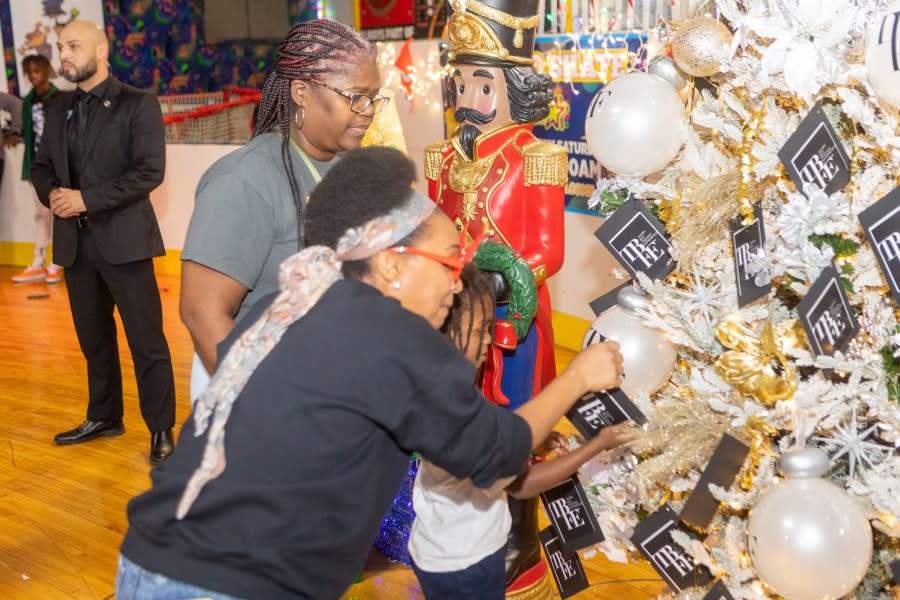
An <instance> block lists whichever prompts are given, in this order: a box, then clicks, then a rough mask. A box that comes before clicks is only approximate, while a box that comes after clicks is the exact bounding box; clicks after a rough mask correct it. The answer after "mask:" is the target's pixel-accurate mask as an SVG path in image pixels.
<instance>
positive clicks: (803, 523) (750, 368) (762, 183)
mask: <svg viewBox="0 0 900 600" xmlns="http://www.w3.org/2000/svg"><path fill="white" fill-rule="evenodd" d="M723 24H727V28H726V27H724V26H723ZM657 33H658V34H659V39H660V42H661V45H662V47H663V50H665V49H666V48H671V57H672V58H671V60H670V59H669V58H667V57H666V56H665V52H662V51H661V52H660V54H659V55H658V56H657V57H655V60H654V57H651V60H650V71H651V72H653V73H657V74H658V75H660V76H662V77H664V78H666V79H667V80H668V81H669V83H670V84H671V85H672V86H674V87H679V86H683V85H686V86H687V88H686V90H685V92H686V93H687V94H688V95H690V96H691V97H690V98H688V100H687V108H688V115H689V118H688V119H687V122H685V123H684V124H678V123H673V124H672V127H676V128H679V131H678V135H679V136H680V139H683V140H684V142H685V143H684V146H683V148H681V150H678V151H677V156H675V157H674V159H672V160H671V161H669V159H671V158H672V157H671V156H664V154H665V152H668V151H669V150H666V148H669V147H671V141H670V139H669V138H667V137H666V136H667V135H670V134H671V131H668V132H666V131H661V129H660V127H655V128H653V129H652V131H650V132H643V133H642V132H641V130H640V126H639V124H638V123H636V122H631V123H630V124H629V123H628V120H629V119H632V120H633V119H638V120H640V110H642V108H641V107H642V106H649V107H650V108H645V109H643V110H647V111H648V112H653V111H654V110H655V111H656V114H648V115H646V118H647V119H650V120H653V119H658V118H659V110H660V109H659V108H658V107H659V106H660V104H659V102H662V103H663V104H665V102H663V101H661V100H659V98H656V101H657V103H656V104H654V99H653V98H650V100H649V103H645V104H642V103H641V101H640V98H639V97H638V96H637V95H634V94H637V92H634V91H633V90H632V91H631V92H629V91H628V89H627V86H624V85H622V86H619V89H620V90H622V92H621V96H623V97H626V98H627V99H628V100H629V102H628V103H627V104H628V107H627V108H628V110H631V111H637V114H635V113H633V112H632V114H630V116H629V115H628V114H626V113H621V112H620V113H617V114H616V115H613V116H614V117H615V118H614V119H613V120H612V121H610V123H612V124H606V125H605V126H601V123H600V122H599V121H596V122H595V124H594V125H595V127H594V129H593V132H592V124H591V119H600V118H601V117H602V116H603V112H604V110H606V111H607V112H608V111H612V110H613V109H614V108H615V103H614V100H615V99H616V94H617V92H616V89H617V88H616V87H615V84H616V81H614V82H612V84H611V85H610V88H611V89H612V90H613V91H612V92H611V94H609V93H607V96H606V99H605V100H604V101H603V102H602V103H596V105H595V106H594V107H592V113H591V116H589V122H588V127H587V130H588V134H587V135H588V138H589V143H591V145H592V150H593V151H594V153H595V155H597V156H598V158H599V159H600V160H601V162H604V163H605V164H606V166H607V167H608V168H610V169H611V170H615V169H613V167H612V166H611V165H610V164H608V163H610V162H611V163H615V162H616V161H617V160H618V161H619V164H631V165H639V166H638V167H635V168H629V167H625V168H620V169H619V170H617V171H616V172H615V173H612V174H611V177H609V178H607V179H601V180H600V181H599V182H598V187H597V192H596V193H595V196H594V198H593V199H592V201H593V203H594V205H595V206H596V207H598V208H599V209H600V210H601V211H603V212H604V213H607V214H609V213H610V212H611V211H612V210H614V209H616V208H617V207H618V206H619V205H620V204H621V202H622V200H623V199H624V198H625V197H626V196H627V195H629V194H630V195H632V196H633V197H635V198H637V199H639V201H640V202H641V203H642V204H643V206H645V207H646V208H648V209H649V210H650V212H652V213H653V214H654V215H656V216H658V218H659V219H660V221H661V223H662V224H663V226H664V227H665V231H666V234H667V236H668V241H669V242H670V244H671V246H670V247H669V249H668V251H669V253H670V254H671V256H672V258H673V260H674V263H675V265H676V266H675V269H674V270H673V271H672V272H671V273H668V274H666V275H665V276H663V277H659V278H657V279H655V280H654V279H653V278H651V277H647V276H646V275H644V274H643V273H639V274H637V275H636V279H637V280H638V282H639V284H640V286H641V287H642V288H643V290H644V291H645V292H646V293H647V294H648V295H649V296H650V301H649V304H648V305H647V306H644V307H638V308H637V311H638V313H639V315H640V316H641V317H642V318H643V323H644V326H645V327H647V328H652V329H656V330H658V331H661V332H663V333H664V335H665V336H666V338H667V339H668V340H669V341H670V342H671V344H672V345H673V346H674V347H675V348H676V350H677V352H678V360H677V364H676V365H675V367H674V369H673V371H672V374H671V377H670V378H669V379H668V382H667V383H666V384H665V385H664V386H663V387H662V388H661V389H658V390H652V389H637V391H635V390H634V385H633V384H632V388H633V389H632V390H631V393H632V395H633V397H632V400H633V401H634V402H635V403H636V404H637V405H638V406H639V407H640V408H641V410H642V411H643V412H644V413H645V414H646V415H647V416H648V418H649V423H648V425H647V426H646V428H645V432H644V433H643V434H641V436H640V438H639V439H637V440H636V441H635V442H634V443H633V444H632V446H631V448H630V449H629V451H628V452H626V456H625V457H621V458H620V460H618V461H617V462H614V463H613V466H612V467H611V468H610V469H609V470H607V471H605V472H603V473H602V474H601V475H599V476H593V477H592V476H590V475H589V474H586V473H584V472H583V479H585V478H587V479H588V480H586V481H584V484H585V487H586V488H587V489H588V491H589V494H590V497H591V502H592V504H593V508H594V510H595V513H596V514H597V516H598V520H599V522H600V524H601V526H602V527H603V530H604V533H605V534H606V537H607V539H606V541H605V542H603V544H601V545H600V547H599V549H600V550H602V551H604V552H605V553H606V554H607V555H609V556H610V557H613V558H619V559H621V558H623V557H624V553H625V552H634V551H635V550H637V548H636V547H635V545H634V544H633V543H632V541H631V540H630V538H631V536H632V532H633V528H634V527H635V526H636V525H637V524H638V523H639V522H640V521H641V520H643V519H644V518H645V517H646V516H647V515H648V514H650V513H653V512H655V511H657V510H658V509H659V508H660V507H662V506H663V505H664V504H666V503H669V504H670V506H671V507H672V508H673V509H674V510H675V511H676V512H677V511H678V510H680V509H681V507H682V506H683V504H684V501H685V499H686V498H689V497H690V495H691V494H692V493H696V492H695V487H696V486H697V482H698V480H699V478H700V476H701V473H702V472H703V470H704V468H705V466H706V464H707V462H708V461H709V458H710V456H711V455H712V453H713V450H714V449H715V448H716V446H717V444H718V443H719V442H720V440H721V439H722V436H723V434H726V433H727V434H729V435H731V436H733V437H734V438H736V439H738V440H740V441H742V442H743V443H744V444H746V446H748V447H749V449H750V451H749V455H748V457H747V459H746V460H745V461H744V463H743V466H742V469H741V472H740V473H739V474H738V476H737V477H736V478H735V479H734V482H733V485H730V487H727V486H722V487H718V486H713V487H712V489H711V491H712V493H713V496H714V497H715V498H716V499H717V500H718V501H719V510H718V512H717V513H716V517H715V518H714V519H713V520H712V522H711V523H709V524H708V525H707V526H705V527H703V528H702V530H700V531H694V532H692V533H693V534H695V535H693V537H691V536H689V535H686V533H685V532H676V533H675V534H673V535H672V537H673V539H674V542H675V543H677V544H680V550H681V551H683V552H684V553H686V555H688V556H690V557H691V558H692V559H693V562H694V563H696V564H700V565H704V566H705V567H706V568H707V569H708V570H709V572H710V574H711V575H712V577H714V578H718V579H720V580H721V582H722V583H723V584H725V586H726V587H727V589H728V590H729V591H730V593H731V595H732V596H733V597H735V598H772V597H776V596H777V595H781V596H784V597H788V598H817V597H841V596H844V595H848V594H849V597H858V598H890V597H894V596H892V593H893V591H892V586H894V583H893V580H892V577H891V571H890V563H891V562H892V561H895V560H898V559H900V550H898V548H900V545H898V541H900V540H898V538H900V453H898V447H900V328H898V320H897V314H898V313H897V310H898V304H897V302H896V300H895V298H896V297H897V296H898V295H897V291H898V289H897V287H896V284H893V285H894V287H893V289H892V287H891V285H892V280H893V277H894V276H897V275H898V274H900V268H898V266H900V262H898V261H900V243H898V242H900V216H893V212H892V211H893V210H894V209H895V208H897V207H898V206H900V191H896V190H897V187H898V184H900V129H898V123H900V117H898V107H900V65H898V60H900V55H898V52H900V5H895V6H893V7H892V6H891V3H890V2H885V1H878V0H869V1H867V0H844V1H840V0H719V1H717V2H710V3H709V4H708V5H706V6H704V7H701V9H700V11H699V13H698V15H697V16H695V17H693V18H691V19H690V20H688V21H682V22H676V23H671V24H661V25H660V27H659V28H658V32H657ZM676 67H678V68H676ZM691 76H694V77H691ZM626 77H628V76H626ZM682 77H684V79H682ZM701 77H704V80H703V81H702V82H701V79H700V78H701ZM685 80H687V81H686V82H685ZM652 85H656V84H655V83H654V84H652ZM652 85H651V86H649V87H647V90H648V91H647V94H651V95H652V94H654V93H655V92H653V91H652V89H655V88H652ZM638 87H640V86H638ZM651 88H652V89H651ZM701 90H702V91H701ZM628 94H632V95H631V96H628ZM621 99H622V97H620V98H619V101H620V102H621ZM654 106H656V107H657V108H656V109H654V108H653V107H654ZM816 107H818V108H816ZM818 109H821V113H819V114H820V115H821V117H820V118H821V119H822V120H823V121H824V120H827V122H828V123H827V125H823V124H822V123H819V127H816V123H815V120H814V119H815V117H816V113H817V112H818ZM623 110H625V109H623ZM616 119H617V120H616ZM805 119H806V120H805ZM801 122H804V126H801ZM598 127H599V128H598ZM628 127H631V129H630V130H628V129H627V128H628ZM804 127H806V129H804ZM810 127H812V129H809V128H810ZM617 128H618V135H620V136H621V137H620V138H619V139H616V133H617ZM807 130H808V131H807ZM798 131H799V132H800V133H798ZM816 132H818V133H816ZM829 132H830V133H829ZM795 134H797V135H795ZM822 135H825V136H826V138H827V136H828V135H834V136H836V138H837V139H836V141H835V144H838V145H840V148H837V147H829V145H828V143H827V139H826V140H825V142H823V141H822V138H821V136H822ZM641 136H644V137H643V138H642V137H641ZM792 136H793V137H792ZM804 136H805V137H804ZM817 136H818V137H817ZM625 138H628V139H625ZM641 143H644V144H645V145H646V147H645V148H644V150H643V151H642V150H641V148H640V144H641ZM676 147H677V145H676ZM629 153H631V158H632V159H633V160H631V162H629V161H628V160H627V159H628V155H629ZM660 153H662V154H660ZM779 153H781V156H779ZM623 155H625V156H624V157H623ZM654 160H657V161H658V160H662V162H663V164H666V163H667V164H666V166H665V167H663V168H660V167H662V165H661V164H655V165H654V164H653V161H654ZM842 161H843V162H842ZM650 169H653V170H654V171H655V172H653V173H652V174H650V173H649V170H650ZM842 177H843V178H844V179H845V182H841V181H837V182H836V183H835V185H831V180H832V179H837V180H840V179H841V178H842ZM804 181H805V183H804ZM798 184H799V187H798ZM891 192H893V195H891ZM882 199H884V200H883V202H882V203H881V204H879V205H878V206H877V207H876V208H874V209H872V210H871V211H869V212H868V213H866V215H863V219H862V221H861V220H860V214H861V213H863V211H866V209H869V208H871V207H873V206H875V205H876V203H878V202H879V200H882ZM755 211H757V212H755ZM867 215H868V218H867ZM897 215H900V212H898V213H897ZM757 216H761V222H762V229H764V232H765V233H764V243H762V244H761V245H759V246H754V245H753V244H752V243H751V244H750V245H749V246H745V247H742V248H740V249H739V253H740V256H739V262H740V266H739V268H741V269H743V275H744V277H745V283H747V285H748V286H749V287H747V288H744V289H742V295H744V294H746V293H747V289H749V290H751V292H752V291H754V290H755V291H757V292H758V293H759V294H760V295H761V297H759V298H758V299H756V300H755V301H752V302H748V303H746V304H743V305H740V304H739V299H738V281H737V279H736V276H735V270H736V261H735V260H734V253H735V248H734V247H733V242H732V235H731V233H732V232H733V231H737V230H744V231H750V232H758V231H759V229H757V228H755V224H754V219H755V218H756V217H757ZM862 222H865V223H866V225H867V227H869V228H870V231H869V236H870V238H871V239H870V238H867V232H866V231H865V230H864V228H863V225H862ZM645 241H646V239H645ZM748 249H749V251H748ZM879 253H880V256H879ZM879 259H880V260H882V261H883V262H882V264H879ZM832 268H833V269H834V271H833V272H832V271H831V269H832ZM892 269H894V271H893V274H892V271H891V270H892ZM829 273H832V274H833V279H832V281H830V282H829V281H828V280H827V279H826V277H827V275H828V274H829ZM898 279H900V277H898ZM829 284H830V287H829ZM837 288H839V290H838V289H837ZM829 289H830V291H828V290H829ZM823 290H824V291H823ZM892 291H893V292H894V294H893V295H892ZM842 296H843V298H844V299H846V302H847V304H846V305H843V306H842V304H843V303H844V300H843V299H842ZM842 308H843V311H842ZM828 311H830V312H828ZM824 313H827V314H824ZM804 319H806V323H805V325H806V327H804V323H803V320H804ZM854 323H855V324H856V325H857V327H858V331H857V328H855V327H854ZM810 335H812V336H813V337H815V338H816V339H813V340H811V339H810ZM620 342H621V343H622V344H623V346H624V345H627V344H629V343H632V341H630V340H628V339H627V337H626V339H624V340H620ZM627 380H628V372H627V371H626V381H627ZM637 387H638V388H640V386H637ZM796 448H818V449H820V450H821V451H823V452H824V453H826V455H827V460H826V461H825V463H824V465H823V464H817V465H815V466H816V468H815V469H813V468H810V467H809V464H808V463H806V464H804V463H803V460H800V462H799V463H798V462H797V460H796V455H795V456H794V459H789V460H784V461H782V467H783V469H782V470H781V471H779V469H778V461H779V458H781V457H783V456H784V455H786V454H787V455H789V454H790V452H789V451H790V450H791V449H796ZM792 460H793V465H792V464H791V462H792ZM815 462H816V459H815V458H813V463H815ZM798 464H799V466H798ZM820 467H821V468H820ZM817 469H818V470H817ZM823 471H827V473H825V477H826V478H827V479H830V481H831V482H832V483H833V484H835V485H836V486H837V487H836V488H835V487H834V486H831V487H830V488H827V489H825V488H823V489H824V490H825V491H820V492H814V491H810V490H812V488H803V489H806V491H803V490H802V489H801V488H800V487H798V488H797V490H796V491H795V492H794V493H793V496H792V497H791V498H790V499H789V500H787V501H786V502H785V501H782V504H781V505H779V506H775V504H774V503H775V502H776V496H779V495H780V496H779V498H781V497H785V498H786V497H787V496H790V494H789V491H790V489H791V488H790V485H794V483H796V484H797V485H798V486H799V485H800V482H804V481H805V482H807V483H808V482H809V479H810V478H812V479H815V477H817V476H818V475H819V474H820V473H821V472H823ZM792 473H793V475H794V476H795V477H796V476H797V474H798V473H800V475H801V476H802V477H806V478H807V479H796V478H795V477H789V476H790V475H792ZM786 476H788V477H789V478H788V479H785V477H786ZM817 481H822V480H817ZM789 482H793V483H791V484H790V485H788V483H789ZM823 483H824V482H823ZM729 484H730V482H729ZM801 487H802V486H801ZM816 489H818V488H816ZM776 492H777V493H776ZM832 493H833V494H836V495H834V496H833V498H834V499H833V500H832V501H829V502H828V503H827V505H826V507H825V508H817V505H816V503H815V501H816V500H817V499H820V498H824V497H831V496H828V494H832ZM767 497H769V498H768V499H767ZM843 499H846V500H848V501H851V503H852V506H851V507H850V508H849V509H847V510H841V511H839V512H841V513H853V512H854V511H857V510H858V511H859V512H860V514H863V515H864V517H865V519H864V521H863V525H862V527H858V528H857V530H856V531H855V532H850V533H849V534H847V532H841V531H837V532H835V531H834V530H835V529H836V528H840V525H836V524H835V521H833V520H832V521H829V520H828V519H830V518H832V517H830V516H829V514H830V513H829V510H828V508H829V507H831V508H834V507H838V506H840V503H841V502H842V501H843ZM763 500H765V501H766V503H767V504H765V505H764V503H763ZM773 506H775V508H773ZM779 511H780V512H779ZM792 511H793V512H792ZM832 512H834V511H832ZM792 515H793V516H794V517H796V519H797V520H796V523H794V521H792V520H791V518H790V517H791V516H792ZM839 516H840V515H839ZM792 523H794V524H795V525H796V526H797V528H800V529H802V531H793V532H792V531H790V528H791V526H792ZM868 524H870V525H871V533H869V526H868ZM748 531H749V535H748ZM845 534H846V535H845ZM841 535H844V537H843V538H842V537H841ZM848 536H849V537H848ZM748 540H749V542H748ZM773 540H774V541H773ZM829 540H831V541H829ZM834 540H838V542H837V543H835V542H834ZM860 540H863V541H864V542H865V543H866V544H867V545H869V546H870V547H871V560H869V550H868V548H864V549H862V550H860V549H859V546H858V544H859V542H860ZM869 540H871V542H870V541H869ZM754 544H757V545H758V546H757V547H756V548H752V547H751V546H753V545H754ZM773 544H774V545H773ZM853 544H857V546H856V549H854V547H853ZM829 546H833V547H829ZM848 553H851V554H852V556H848ZM772 557H776V558H777V560H773V559H772ZM811 564H817V565H818V569H813V570H812V571H810V565H811ZM863 575H865V577H864V578H863ZM860 579H862V581H860ZM785 582H787V583H785ZM680 594H681V596H680V597H684V598H688V597H690V598H703V597H704V594H705V591H703V590H701V589H699V588H693V589H685V590H682V591H681V592H680ZM716 597H719V596H716Z"/></svg>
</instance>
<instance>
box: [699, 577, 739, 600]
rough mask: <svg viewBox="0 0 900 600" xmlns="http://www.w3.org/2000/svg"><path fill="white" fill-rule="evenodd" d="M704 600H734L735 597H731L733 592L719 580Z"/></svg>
mask: <svg viewBox="0 0 900 600" xmlns="http://www.w3.org/2000/svg"><path fill="white" fill-rule="evenodd" d="M703 600H734V596H732V595H731V592H729V591H728V588H727V587H725V584H724V583H722V580H721V579H719V580H718V581H716V584H715V585H714V586H712V587H711V588H709V591H708V592H706V595H705V596H703Z"/></svg>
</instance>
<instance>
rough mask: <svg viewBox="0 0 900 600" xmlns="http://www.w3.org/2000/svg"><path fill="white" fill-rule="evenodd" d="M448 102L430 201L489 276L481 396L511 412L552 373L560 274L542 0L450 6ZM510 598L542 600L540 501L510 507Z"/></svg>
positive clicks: (559, 187)
mask: <svg viewBox="0 0 900 600" xmlns="http://www.w3.org/2000/svg"><path fill="white" fill-rule="evenodd" d="M450 5H451V7H452V8H453V13H452V14H451V15H450V18H449V21H448V24H447V31H448V34H449V40H450V54H449V63H450V66H451V74H452V76H451V77H450V78H449V79H448V92H449V100H450V103H451V105H452V106H453V109H454V118H455V120H456V121H457V123H458V124H459V127H458V128H457V130H456V132H455V133H454V135H453V137H452V138H451V139H449V140H445V141H442V142H439V143H436V144H431V145H430V146H428V147H427V148H426V150H425V176H426V179H427V180H428V191H429V193H430V195H431V197H432V198H433V199H434V200H435V202H437V203H438V205H439V206H440V208H441V209H442V210H443V211H444V212H445V213H446V214H447V215H448V216H449V217H450V218H451V219H452V220H453V221H454V222H455V223H456V226H457V228H459V230H460V231H466V233H467V237H468V238H469V239H485V240H489V241H492V242H497V243H495V244H487V245H485V246H482V250H479V252H478V254H477V255H476V257H475V261H474V262H475V264H476V266H478V267H479V268H481V269H482V270H485V271H488V272H490V273H491V276H492V278H493V279H494V281H495V288H496V291H497V294H498V298H497V300H498V309H497V310H498V313H497V326H496V329H495V332H494V343H493V347H492V348H491V352H490V354H489V356H488V360H487V364H486V365H485V368H484V371H483V373H482V374H481V387H482V390H483V391H484V394H485V396H486V397H487V398H488V399H490V400H492V401H494V402H496V403H498V404H502V405H507V406H509V408H511V409H513V408H516V407H518V406H520V405H521V404H523V403H524V402H526V401H527V400H528V399H529V398H531V397H532V396H533V395H534V393H535V392H537V391H540V390H541V389H542V388H543V387H544V385H545V384H546V383H547V382H549V381H550V380H551V379H552V378H553V377H554V376H555V374H556V368H555V363H554V356H553V331H552V328H551V321H550V317H551V311H550V296H549V292H548V290H547V287H546V285H545V281H546V280H547V278H548V277H550V276H551V275H553V274H555V273H556V272H557V271H559V269H560V268H561V267H562V263H563V246H564V244H563V211H564V191H565V184H566V181H567V178H568V175H567V167H568V157H567V154H566V151H565V149H564V148H562V147H560V146H557V145H556V144H551V143H547V142H542V141H539V140H538V139H537V138H536V137H535V136H534V134H533V133H532V128H533V125H534V123H536V122H538V121H541V120H543V119H544V118H545V117H546V116H547V114H548V113H549V110H550V104H551V102H552V100H553V94H552V92H551V91H550V78H549V77H548V76H547V75H543V74H538V73H537V72H536V71H535V69H534V67H533V62H534V59H533V52H534V36H535V30H536V27H537V25H538V20H539V15H538V0H465V1H463V0H451V2H450ZM510 512H511V514H512V518H513V529H512V532H511V534H510V541H509V545H508V547H507V563H506V567H507V597H508V598H509V597H523V598H524V597H529V598H535V597H540V596H541V595H542V594H541V595H538V594H536V592H539V590H543V589H546V590H547V594H549V580H548V579H547V567H546V564H545V563H544V562H543V561H542V560H541V555H540V543H539V541H538V536H537V528H538V525H537V500H536V499H532V500H529V501H519V500H514V499H512V498H511V499H510Z"/></svg>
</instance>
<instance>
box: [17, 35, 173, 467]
mask: <svg viewBox="0 0 900 600" xmlns="http://www.w3.org/2000/svg"><path fill="white" fill-rule="evenodd" d="M57 45H58V48H59V55H60V62H61V65H62V68H61V71H62V75H63V77H65V78H66V79H68V80H69V81H71V82H73V83H77V84H78V89H77V90H75V91H74V92H71V93H69V94H67V95H66V96H63V97H61V98H59V99H58V100H57V101H56V102H54V103H51V104H50V105H48V107H47V115H46V117H47V121H46V125H45V129H44V139H43V140H42V142H41V145H40V148H39V150H38V154H37V157H36V158H35V161H34V164H33V166H32V170H31V180H32V182H33V183H34V187H35V188H36V189H37V193H38V197H39V198H40V200H41V202H43V203H44V204H45V205H47V206H49V207H50V209H51V210H52V211H53V214H54V221H55V222H54V226H53V257H54V260H55V261H56V262H57V263H58V264H59V265H60V266H62V267H64V268H65V279H66V287H67V288H68V292H69V306H70V307H71V309H72V318H73V320H74V322H75V332H76V333H77V335H78V343H79V344H80V345H81V350H82V352H83V353H84V357H85V359H86V360H87V366H88V389H89V391H88V393H89V400H88V410H87V420H86V421H85V422H84V423H82V424H81V425H79V426H78V427H76V428H75V429H72V430H70V431H65V432H63V433H60V434H58V435H57V436H56V437H55V438H54V441H55V442H56V443H57V444H77V443H79V442H86V441H88V440H92V439H94V438H97V437H99V436H110V435H120V434H122V433H124V431H125V427H124V426H123V424H122V412H123V408H122V374H121V370H120V365H119V351H118V345H117V343H116V323H115V320H114V319H113V309H114V308H116V307H117V308H118V309H119V315H120V316H121V318H122V324H123V325H124V327H125V335H126V337H127V338H128V346H129V348H130V349H131V355H132V358H133V359H134V371H135V377H136V378H137V384H138V396H139V398H140V403H141V414H142V415H143V417H144V422H145V423H146V424H147V427H148V428H149V429H150V432H151V442H150V462H152V463H158V462H162V461H163V460H165V459H166V458H167V457H168V456H169V454H171V453H172V450H173V449H174V443H173V438H172V427H173V426H174V424H175V385H174V378H173V375H172V360H171V357H170V355H169V346H168V344H167V343H166V338H165V335H164V334H163V327H162V305H161V303H160V298H159V288H158V287H157V284H156V277H155V275H154V272H153V260H152V258H153V257H154V256H161V255H162V254H164V252H165V250H164V248H163V242H162V237H161V236H160V233H159V224H158V223H157V221H156V215H155V214H154V212H153V207H152V206H151V204H150V191H151V190H153V189H154V188H156V187H157V186H158V185H159V184H160V183H162V180H163V176H164V173H165V162H166V148H165V137H164V132H163V124H162V114H161V111H160V108H159V103H158V101H157V100H156V98H155V97H154V96H151V95H149V94H146V93H144V92H141V91H140V90H137V89H135V88H132V87H130V86H127V85H124V84H122V83H121V82H119V81H118V80H117V79H115V78H114V77H111V76H110V75H109V65H108V63H107V57H108V55H109V42H108V40H107V39H106V36H105V34H104V33H103V30H102V29H101V28H100V27H98V26H97V25H96V24H94V23H91V22H88V21H73V22H72V23H70V24H68V25H66V27H65V28H64V29H63V30H62V31H61V32H60V34H59V42H58V44H57Z"/></svg>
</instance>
